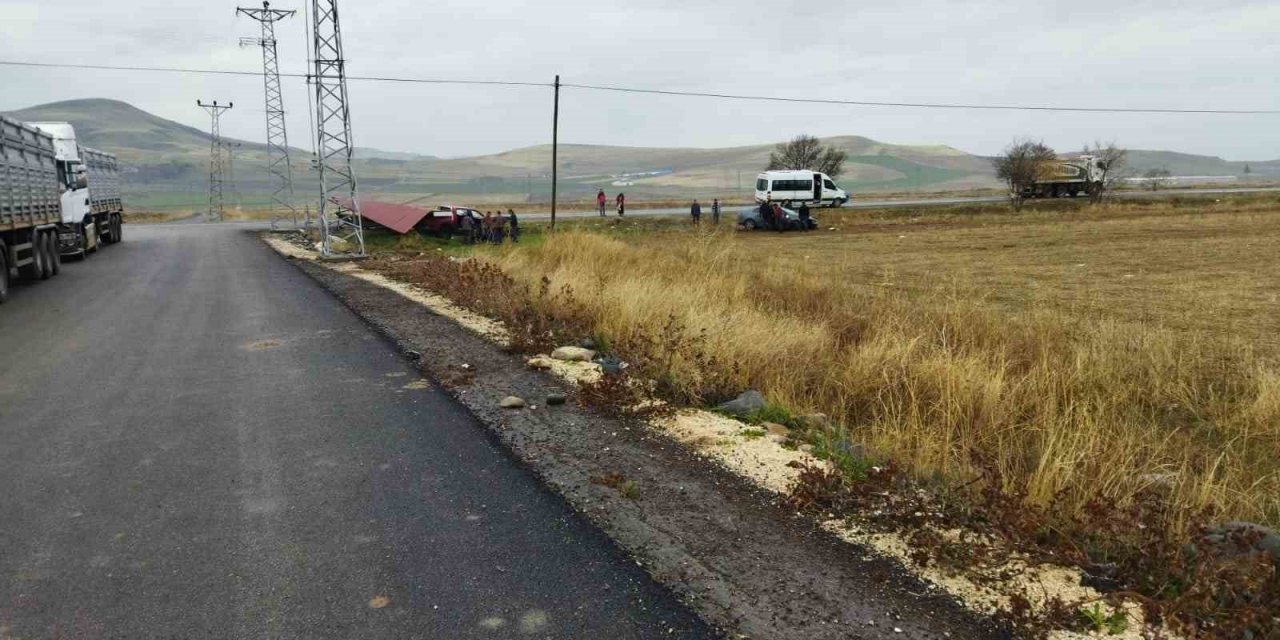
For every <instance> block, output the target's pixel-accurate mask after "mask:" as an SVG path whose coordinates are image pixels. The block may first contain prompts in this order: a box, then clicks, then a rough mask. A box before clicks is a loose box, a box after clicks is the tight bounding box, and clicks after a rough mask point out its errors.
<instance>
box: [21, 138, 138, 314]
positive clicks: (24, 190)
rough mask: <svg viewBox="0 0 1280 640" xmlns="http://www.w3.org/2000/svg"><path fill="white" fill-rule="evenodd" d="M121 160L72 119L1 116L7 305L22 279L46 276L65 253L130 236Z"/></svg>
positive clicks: (78, 252) (89, 250)
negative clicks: (83, 137)
mask: <svg viewBox="0 0 1280 640" xmlns="http://www.w3.org/2000/svg"><path fill="white" fill-rule="evenodd" d="M123 216H124V208H123V205H122V203H121V199H120V180H119V163H117V161H116V157H115V156H114V155H111V154H109V153H104V152H101V151H96V150H94V149H89V148H85V147H81V146H80V145H79V144H77V142H76V138H75V129H74V128H72V126H71V125H70V124H67V123H65V122H53V123H23V122H19V121H17V120H14V119H12V118H8V117H5V116H0V302H4V301H5V300H7V299H8V297H9V285H10V283H11V282H12V281H13V280H14V279H15V278H22V279H26V280H46V279H48V278H51V277H53V276H55V275H57V274H58V272H59V271H60V270H61V269H62V256H64V255H66V256H78V257H81V258H83V257H85V256H87V255H88V254H90V253H92V252H94V251H97V249H98V247H100V246H101V245H103V244H114V243H116V242H119V241H120V240H121V239H123V221H124V220H123Z"/></svg>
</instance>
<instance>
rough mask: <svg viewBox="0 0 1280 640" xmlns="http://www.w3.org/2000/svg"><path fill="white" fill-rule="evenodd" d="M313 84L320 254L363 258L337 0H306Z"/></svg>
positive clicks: (362, 225)
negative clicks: (308, 4) (313, 63)
mask: <svg viewBox="0 0 1280 640" xmlns="http://www.w3.org/2000/svg"><path fill="white" fill-rule="evenodd" d="M311 34H312V38H313V40H314V43H315V44H314V46H313V48H312V51H313V52H314V55H315V60H314V62H315V68H314V70H313V75H312V76H311V81H312V82H313V83H315V89H316V155H317V156H318V157H317V168H318V169H319V171H320V228H321V230H322V231H323V233H324V244H323V250H322V252H321V253H322V255H323V256H325V257H335V256H337V255H340V254H341V255H347V256H350V257H364V221H363V219H362V217H361V216H360V197H359V193H358V192H357V190H356V175H355V172H353V171H352V170H351V112H350V111H349V109H348V105H347V71H346V60H344V59H343V57H342V27H341V26H340V25H339V23H338V0H311Z"/></svg>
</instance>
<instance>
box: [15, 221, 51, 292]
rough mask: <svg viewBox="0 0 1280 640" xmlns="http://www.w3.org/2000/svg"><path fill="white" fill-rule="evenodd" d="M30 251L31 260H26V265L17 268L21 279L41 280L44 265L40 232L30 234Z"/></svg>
mask: <svg viewBox="0 0 1280 640" xmlns="http://www.w3.org/2000/svg"><path fill="white" fill-rule="evenodd" d="M30 251H31V262H28V263H27V264H26V265H24V266H22V267H19V269H18V270H19V271H20V272H21V275H22V279H23V280H26V281H28V282H30V281H32V280H43V279H44V272H45V266H44V257H45V256H44V246H43V243H42V242H41V241H40V234H38V233H32V234H31V249H30Z"/></svg>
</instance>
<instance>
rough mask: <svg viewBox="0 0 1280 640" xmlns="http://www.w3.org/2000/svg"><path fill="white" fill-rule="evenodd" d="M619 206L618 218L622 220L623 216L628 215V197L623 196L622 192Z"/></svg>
mask: <svg viewBox="0 0 1280 640" xmlns="http://www.w3.org/2000/svg"><path fill="white" fill-rule="evenodd" d="M617 204H618V217H619V218H621V217H622V216H624V215H626V214H627V197H626V196H625V195H622V192H621V191H619V192H618V200H617Z"/></svg>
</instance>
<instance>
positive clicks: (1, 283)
mask: <svg viewBox="0 0 1280 640" xmlns="http://www.w3.org/2000/svg"><path fill="white" fill-rule="evenodd" d="M8 299H9V255H8V251H7V250H6V249H5V248H4V245H3V244H0V304H3V303H4V301H5V300H8Z"/></svg>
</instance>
